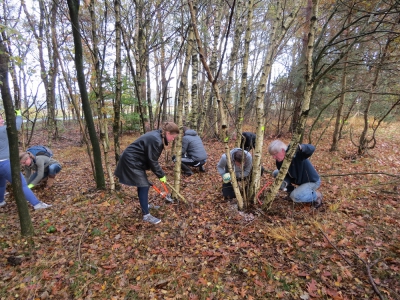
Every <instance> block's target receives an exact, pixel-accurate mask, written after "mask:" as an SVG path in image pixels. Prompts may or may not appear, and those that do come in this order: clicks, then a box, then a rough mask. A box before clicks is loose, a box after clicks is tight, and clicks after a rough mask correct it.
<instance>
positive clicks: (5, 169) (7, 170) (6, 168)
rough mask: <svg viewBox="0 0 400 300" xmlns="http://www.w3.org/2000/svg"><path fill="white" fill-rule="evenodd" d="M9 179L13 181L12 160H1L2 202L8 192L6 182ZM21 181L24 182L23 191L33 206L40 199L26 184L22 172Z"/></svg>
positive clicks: (0, 183)
mask: <svg viewBox="0 0 400 300" xmlns="http://www.w3.org/2000/svg"><path fill="white" fill-rule="evenodd" d="M7 181H8V182H10V183H12V180H11V165H10V160H9V159H7V160H4V161H0V202H3V201H4V194H5V192H6V184H7ZM21 182H22V191H23V192H24V195H25V198H26V200H28V202H29V203H30V204H32V205H33V206H35V205H36V204H38V203H40V201H39V200H38V199H37V198H36V196H35V195H34V194H33V192H32V191H31V189H30V188H28V185H27V184H26V180H25V178H24V176H23V175H22V173H21Z"/></svg>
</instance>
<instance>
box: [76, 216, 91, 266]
mask: <svg viewBox="0 0 400 300" xmlns="http://www.w3.org/2000/svg"><path fill="white" fill-rule="evenodd" d="M90 222H91V221H89V222H88V224H87V225H86V228H85V230H84V231H83V232H82V234H81V237H80V239H79V244H78V260H79V264H80V265H82V260H81V244H82V239H83V236H84V235H85V232H86V230H87V229H88V227H89V225H90Z"/></svg>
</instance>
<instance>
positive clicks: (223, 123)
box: [188, 1, 243, 209]
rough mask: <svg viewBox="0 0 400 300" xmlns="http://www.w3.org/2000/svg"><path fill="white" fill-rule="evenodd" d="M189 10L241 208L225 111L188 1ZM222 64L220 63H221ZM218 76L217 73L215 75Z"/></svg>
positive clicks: (191, 6) (233, 5)
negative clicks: (214, 99) (216, 105)
mask: <svg viewBox="0 0 400 300" xmlns="http://www.w3.org/2000/svg"><path fill="white" fill-rule="evenodd" d="M188 4H189V10H190V16H191V20H192V23H193V30H194V34H195V37H196V41H197V48H198V51H199V54H200V60H201V62H202V64H203V67H204V69H205V71H206V73H207V78H208V80H209V81H210V82H211V83H212V88H213V90H214V93H215V98H216V100H217V103H218V108H219V112H220V124H221V133H222V141H223V142H224V149H225V155H226V163H227V166H228V171H229V173H230V175H231V181H232V187H233V190H234V192H235V195H236V199H237V201H238V207H239V209H242V208H243V198H242V195H241V194H240V190H239V186H238V184H237V180H236V175H235V172H234V171H233V168H232V160H231V155H230V149H229V143H228V142H229V138H228V123H227V118H226V115H225V109H224V107H223V103H222V100H221V95H220V91H219V86H218V83H217V78H218V77H215V78H214V76H213V74H212V72H211V69H210V67H209V66H208V64H207V62H206V60H205V56H204V51H203V45H202V42H201V40H200V35H199V32H198V30H197V26H196V24H197V23H196V15H195V10H194V8H193V3H192V1H189V3H188ZM234 7H235V2H234V3H233V4H232V9H234ZM225 46H226V45H225ZM221 63H222V62H221ZM217 74H218V73H217Z"/></svg>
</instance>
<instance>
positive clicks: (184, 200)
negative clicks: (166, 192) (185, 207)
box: [166, 182, 188, 204]
mask: <svg viewBox="0 0 400 300" xmlns="http://www.w3.org/2000/svg"><path fill="white" fill-rule="evenodd" d="M166 184H167V185H168V187H169V188H170V189H171V190H173V191H174V193H175V194H176V195H177V196H179V198H181V199H182V200H183V202H185V203H186V204H188V202H187V201H186V199H185V197H183V196H182V195H181V194H180V193H178V192H177V191H176V189H174V187H173V186H172V185H170V184H169V183H168V182H166Z"/></svg>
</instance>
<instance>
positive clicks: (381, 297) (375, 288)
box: [353, 252, 384, 300]
mask: <svg viewBox="0 0 400 300" xmlns="http://www.w3.org/2000/svg"><path fill="white" fill-rule="evenodd" d="M353 253H354V254H355V256H357V258H358V259H359V260H361V261H362V262H363V263H364V265H365V267H366V269H367V274H368V280H369V282H370V283H371V285H372V288H373V289H374V292H375V294H377V295H378V297H379V299H381V300H384V298H383V296H382V294H381V292H380V291H379V289H378V287H377V286H376V283H375V281H374V279H373V278H372V274H371V267H372V266H374V265H375V264H376V263H377V262H378V261H379V259H377V260H375V261H374V262H373V263H372V264H371V265H369V264H368V263H367V262H366V261H365V260H363V259H362V258H361V257H360V256H358V254H357V253H355V252H353Z"/></svg>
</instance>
